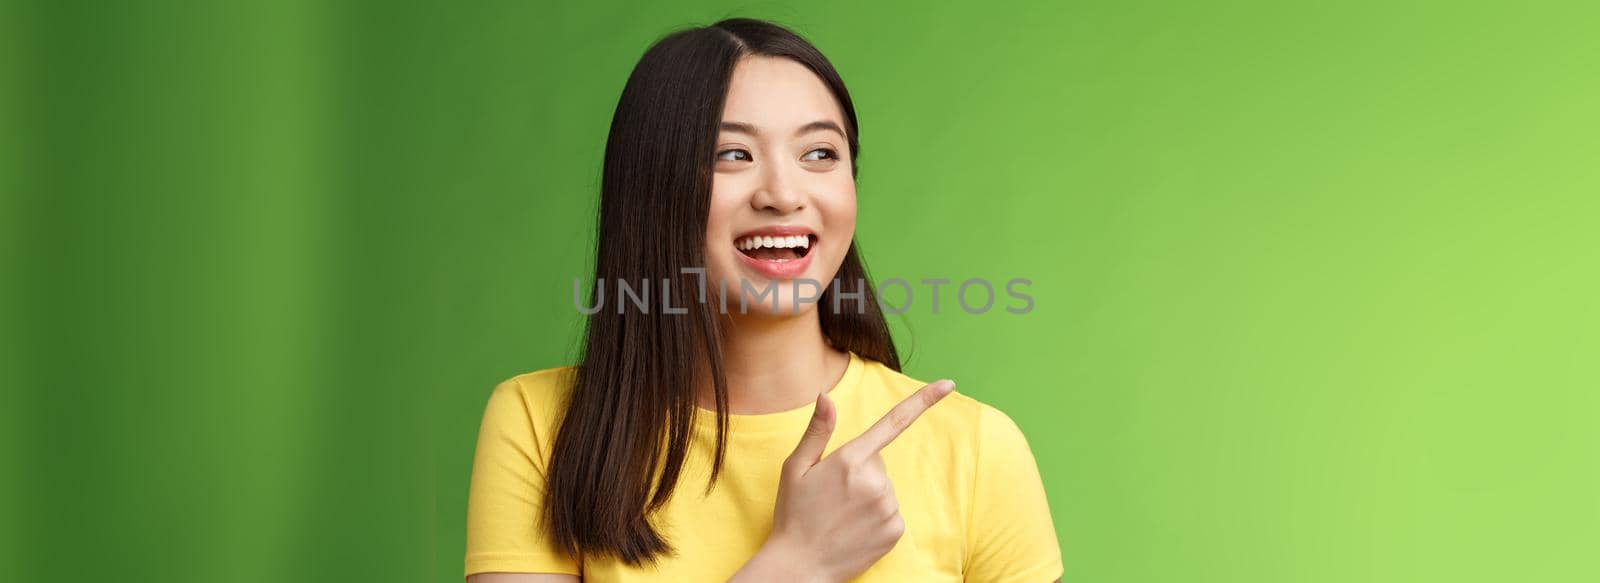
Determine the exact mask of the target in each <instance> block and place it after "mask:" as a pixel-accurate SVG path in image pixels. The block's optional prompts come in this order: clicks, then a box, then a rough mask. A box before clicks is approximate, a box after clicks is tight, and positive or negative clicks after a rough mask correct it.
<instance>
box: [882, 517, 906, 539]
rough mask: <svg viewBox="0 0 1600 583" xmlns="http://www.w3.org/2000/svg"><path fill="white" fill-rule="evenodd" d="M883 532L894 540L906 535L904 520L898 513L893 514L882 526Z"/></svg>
mask: <svg viewBox="0 0 1600 583" xmlns="http://www.w3.org/2000/svg"><path fill="white" fill-rule="evenodd" d="M884 531H885V532H887V533H888V534H889V535H890V536H892V537H894V538H895V539H899V538H900V537H901V536H903V535H905V533H906V521H905V518H904V517H902V516H900V514H899V513H898V512H897V513H895V515H894V516H892V517H890V518H889V522H887V523H885V524H884Z"/></svg>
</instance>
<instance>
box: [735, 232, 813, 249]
mask: <svg viewBox="0 0 1600 583" xmlns="http://www.w3.org/2000/svg"><path fill="white" fill-rule="evenodd" d="M733 246H734V247H737V248H739V249H740V250H743V251H749V250H751V249H760V248H762V247H766V248H770V249H792V248H795V247H799V248H801V249H809V248H810V247H811V237H809V236H807V235H793V236H788V237H766V236H753V237H745V238H743V239H740V240H738V241H735V242H734V244H733Z"/></svg>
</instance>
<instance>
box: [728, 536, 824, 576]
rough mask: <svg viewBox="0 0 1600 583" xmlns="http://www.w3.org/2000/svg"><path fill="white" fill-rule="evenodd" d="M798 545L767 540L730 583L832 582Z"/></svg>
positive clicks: (782, 540) (779, 539) (783, 541)
mask: <svg viewBox="0 0 1600 583" xmlns="http://www.w3.org/2000/svg"><path fill="white" fill-rule="evenodd" d="M801 550H802V549H800V548H799V546H797V545H794V544H791V543H789V542H788V541H787V540H785V539H781V538H768V539H767V542H765V543H763V544H762V545H761V548H760V549H757V550H756V553H755V555H753V556H751V557H750V561H749V562H748V563H745V566H744V568H741V569H739V572H738V573H736V574H734V576H733V578H732V579H729V583H743V582H745V581H795V582H798V583H833V578H831V577H828V576H827V575H826V574H825V573H824V572H823V571H822V570H821V569H820V568H819V567H820V565H818V564H817V563H816V561H813V560H810V559H808V558H807V557H806V555H805V553H802V552H800V551H801Z"/></svg>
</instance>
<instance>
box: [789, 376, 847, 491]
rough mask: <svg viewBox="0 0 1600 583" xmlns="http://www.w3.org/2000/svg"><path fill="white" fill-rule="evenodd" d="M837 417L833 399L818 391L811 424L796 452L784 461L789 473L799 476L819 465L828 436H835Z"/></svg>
mask: <svg viewBox="0 0 1600 583" xmlns="http://www.w3.org/2000/svg"><path fill="white" fill-rule="evenodd" d="M836 417H837V415H835V411H834V408H833V399H829V398H828V394H827V393H818V394H817V408H816V409H815V410H813V411H812V412H811V424H809V425H807V426H806V432H805V434H804V435H802V436H800V444H799V445H796V446H795V447H794V453H792V454H789V459H788V460H787V461H785V462H784V466H785V469H786V470H787V473H790V474H793V475H795V476H799V475H800V474H804V473H805V472H806V470H809V469H811V466H814V465H817V461H818V460H820V459H822V451H823V450H824V449H827V447H828V438H830V437H833V426H834V422H835V418H836Z"/></svg>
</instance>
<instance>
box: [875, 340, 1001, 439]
mask: <svg viewBox="0 0 1600 583" xmlns="http://www.w3.org/2000/svg"><path fill="white" fill-rule="evenodd" d="M862 360H863V362H864V363H865V365H866V366H865V373H864V375H865V378H864V379H863V380H864V381H866V384H868V385H874V386H877V387H878V390H879V391H881V392H882V393H883V394H884V400H885V401H887V405H888V406H890V407H892V406H893V405H894V404H895V403H899V402H900V401H902V400H904V399H905V398H906V397H909V396H911V394H912V393H915V392H917V390H918V389H921V388H922V387H923V386H926V385H927V384H928V382H929V381H924V380H920V379H917V378H914V377H912V376H910V375H908V374H906V373H904V372H902V371H897V370H894V369H892V368H889V366H888V365H885V364H883V363H880V362H877V361H874V360H870V359H865V358H863V359H862ZM962 386H963V385H962V383H961V382H957V383H956V389H955V390H954V391H951V392H950V394H948V395H945V397H944V398H943V399H940V400H939V402H938V403H936V404H934V406H933V407H930V408H929V409H928V410H927V411H925V412H923V414H922V415H921V416H920V417H918V418H917V421H916V423H915V424H914V425H923V424H926V425H930V426H934V427H935V428H936V429H937V431H938V432H939V433H940V434H943V435H947V436H959V437H960V438H964V439H963V440H965V441H968V442H969V443H970V442H973V441H989V442H993V441H996V440H1000V441H1011V440H1014V439H1016V438H1017V437H1020V435H1021V430H1020V429H1018V428H1017V425H1016V423H1015V422H1013V421H1012V420H1011V417H1010V416H1009V415H1006V414H1005V412H1003V411H1001V410H1000V409H999V408H997V407H995V406H994V405H991V404H989V403H987V402H984V401H982V400H979V399H978V398H976V397H973V396H972V395H969V394H967V393H965V392H963V391H962ZM1013 434H1015V435H1013Z"/></svg>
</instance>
